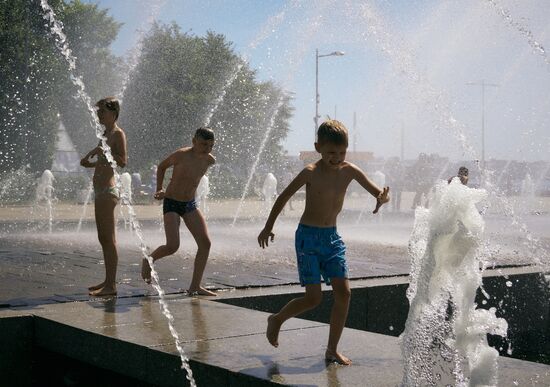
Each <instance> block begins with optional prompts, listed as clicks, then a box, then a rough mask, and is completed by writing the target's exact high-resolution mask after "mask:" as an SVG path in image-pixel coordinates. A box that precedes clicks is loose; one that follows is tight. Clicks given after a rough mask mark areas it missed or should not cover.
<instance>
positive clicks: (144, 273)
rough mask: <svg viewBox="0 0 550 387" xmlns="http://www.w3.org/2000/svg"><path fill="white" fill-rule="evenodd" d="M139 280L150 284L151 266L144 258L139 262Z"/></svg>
mask: <svg viewBox="0 0 550 387" xmlns="http://www.w3.org/2000/svg"><path fill="white" fill-rule="evenodd" d="M141 278H143V280H144V281H145V282H147V283H148V284H150V283H151V266H149V261H147V260H146V259H145V258H143V260H142V261H141Z"/></svg>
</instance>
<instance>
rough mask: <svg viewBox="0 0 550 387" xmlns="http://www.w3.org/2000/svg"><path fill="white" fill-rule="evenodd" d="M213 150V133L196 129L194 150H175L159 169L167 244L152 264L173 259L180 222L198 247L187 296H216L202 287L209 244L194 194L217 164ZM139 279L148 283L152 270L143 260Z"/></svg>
mask: <svg viewBox="0 0 550 387" xmlns="http://www.w3.org/2000/svg"><path fill="white" fill-rule="evenodd" d="M213 146H214V132H213V131H212V129H210V128H199V129H197V131H196V132H195V136H194V137H193V146H191V147H185V148H180V149H178V150H177V151H175V152H174V153H172V154H171V155H170V156H168V157H167V158H166V159H165V160H164V161H162V162H161V163H160V164H159V165H158V168H157V187H156V192H155V199H158V200H162V199H164V203H163V213H164V231H165V233H166V244H165V245H162V246H159V247H158V248H157V249H156V250H155V251H153V253H152V254H151V257H152V258H153V261H156V260H158V259H161V258H163V257H166V256H167V255H172V254H174V253H175V252H176V251H177V250H178V248H179V245H180V234H179V226H180V221H181V219H183V222H184V223H185V225H186V226H187V228H188V229H189V231H190V232H191V235H192V236H193V238H194V239H195V241H196V242H197V247H198V249H197V255H196V257H195V265H194V268H193V279H192V280H191V284H190V285H189V293H190V294H200V295H205V296H215V295H216V293H214V292H211V291H210V290H208V289H205V288H204V287H202V286H201V281H202V275H203V273H204V269H205V267H206V261H207V260H208V254H209V253H210V245H211V242H210V237H209V236H208V230H207V228H206V221H205V220H204V217H203V216H202V213H201V211H200V210H199V209H198V208H197V203H196V202H195V192H196V190H197V186H198V185H199V182H200V180H201V177H203V176H204V174H205V173H206V171H207V170H208V168H209V167H210V166H211V165H212V164H214V163H215V162H216V160H215V159H214V157H213V156H212V155H211V154H210V152H211V151H212V147H213ZM170 167H173V171H172V178H171V179H170V183H168V187H166V192H165V191H164V190H163V188H162V182H163V180H164V174H165V172H166V170H167V169H168V168H170ZM141 276H142V277H143V279H144V280H145V281H146V282H147V283H151V267H150V266H149V262H148V261H147V260H146V259H143V262H142V264H141Z"/></svg>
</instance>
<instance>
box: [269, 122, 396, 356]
mask: <svg viewBox="0 0 550 387" xmlns="http://www.w3.org/2000/svg"><path fill="white" fill-rule="evenodd" d="M317 138H318V140H317V142H316V143H315V149H316V150H317V152H319V153H320V154H321V159H320V160H318V161H317V162H315V163H312V164H309V165H308V166H306V167H305V168H304V169H303V170H302V171H301V172H300V173H299V174H298V175H297V176H296V177H295V178H294V179H293V180H292V182H291V183H290V184H289V185H288V186H287V187H286V188H285V189H284V191H283V192H282V193H281V194H280V196H279V197H278V198H277V200H276V201H275V203H274V205H273V208H272V209H271V213H270V214H269V217H268V219H267V221H266V224H265V227H264V229H263V230H262V231H261V232H260V234H259V235H258V243H259V244H260V246H261V247H262V248H265V247H267V246H268V242H269V239H271V241H273V240H274V236H275V235H274V233H273V231H272V230H273V225H274V224H275V220H276V219H277V217H278V216H279V214H280V212H281V211H282V209H283V208H284V206H285V204H286V202H287V201H288V200H289V199H290V197H292V195H294V194H295V193H296V191H298V189H300V187H302V186H304V185H305V186H306V204H305V209H304V213H303V214H302V217H301V219H300V224H299V225H298V229H297V230H296V240H295V246H296V254H297V259H298V272H299V276H300V284H301V285H302V286H305V288H306V291H305V295H304V297H300V298H295V299H293V300H291V301H290V302H289V303H288V304H286V305H285V306H284V307H283V308H282V309H281V310H280V311H279V312H278V313H275V314H272V315H271V316H269V318H268V320H267V332H266V336H267V340H268V341H269V343H270V344H271V345H273V346H275V347H277V346H278V345H279V342H278V337H279V330H280V329H281V325H282V324H283V323H284V322H285V321H286V320H288V319H290V318H291V317H294V316H297V315H299V314H300V313H303V312H305V311H307V310H309V309H313V308H314V307H316V306H317V305H319V304H320V303H321V300H322V297H323V296H322V292H321V276H322V277H323V278H324V280H325V282H326V283H327V284H329V285H332V289H333V295H334V304H333V306H332V314H331V320H330V333H329V338H328V346H327V350H326V353H325V358H326V359H327V360H329V361H336V362H338V363H340V364H345V365H348V364H351V360H350V359H348V358H347V357H346V356H344V355H342V354H341V353H339V352H338V349H337V347H338V342H339V341H340V336H341V335H342V331H343V329H344V325H345V322H346V319H347V315H348V307H349V301H350V296H351V291H350V287H349V281H348V267H347V263H346V259H345V252H346V246H345V245H344V242H343V241H342V238H341V237H340V235H339V234H338V233H337V231H336V218H337V217H338V214H339V213H340V211H341V210H342V205H343V203H344V197H345V194H346V189H347V187H348V185H349V184H350V183H351V181H352V180H356V181H357V182H358V183H359V184H361V186H362V187H363V188H365V189H366V190H367V191H368V192H369V193H370V194H371V195H373V196H374V197H375V198H376V199H377V201H376V207H375V209H374V211H373V213H377V212H378V210H379V208H380V206H382V204H384V203H386V202H388V201H389V200H390V199H389V196H388V193H389V188H388V187H385V188H384V189H380V188H378V187H377V186H376V185H374V183H373V182H372V181H371V180H369V178H367V176H365V174H364V173H363V171H361V169H359V168H358V167H357V166H355V165H353V164H351V163H349V162H347V161H345V158H346V151H347V148H348V131H347V129H346V127H345V126H344V125H343V124H342V123H340V122H339V121H336V120H329V121H326V122H324V123H322V124H321V125H320V126H319V129H318V131H317Z"/></svg>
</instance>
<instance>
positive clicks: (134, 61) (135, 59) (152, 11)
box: [117, 0, 166, 102]
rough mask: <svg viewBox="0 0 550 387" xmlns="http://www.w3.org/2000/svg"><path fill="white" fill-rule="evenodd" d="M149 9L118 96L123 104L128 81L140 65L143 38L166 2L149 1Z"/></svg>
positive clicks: (138, 30) (160, 0)
mask: <svg viewBox="0 0 550 387" xmlns="http://www.w3.org/2000/svg"><path fill="white" fill-rule="evenodd" d="M145 3H146V4H145V5H146V6H147V9H148V10H149V14H148V15H147V18H145V19H144V20H143V25H144V27H143V28H138V29H137V31H136V32H137V43H136V45H135V46H134V47H133V49H132V50H131V51H130V53H129V56H128V60H127V63H128V65H129V67H128V70H127V71H126V72H125V76H124V79H123V80H122V86H121V88H120V91H119V92H118V94H117V98H118V99H119V100H120V101H121V102H122V100H123V98H124V93H125V92H126V88H127V87H128V81H129V80H130V76H131V75H132V72H133V71H134V69H135V68H136V66H137V65H138V63H139V58H140V57H141V52H142V49H143V37H144V36H145V32H146V31H147V30H149V29H150V28H151V26H152V25H153V23H154V22H155V20H156V18H157V16H158V14H159V13H160V11H161V9H162V7H164V4H165V3H166V0H156V1H154V0H153V1H147V2H145Z"/></svg>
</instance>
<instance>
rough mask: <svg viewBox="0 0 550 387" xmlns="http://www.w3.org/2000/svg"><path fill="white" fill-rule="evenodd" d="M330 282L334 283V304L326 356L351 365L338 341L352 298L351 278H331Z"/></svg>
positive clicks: (331, 359) (328, 358)
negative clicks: (339, 347) (340, 348)
mask: <svg viewBox="0 0 550 387" xmlns="http://www.w3.org/2000/svg"><path fill="white" fill-rule="evenodd" d="M330 282H331V284H332V294H333V297H334V304H333V305H332V311H331V313H330V333H329V337H328V345H327V351H326V353H325V358H326V359H327V360H330V361H336V362H338V363H340V364H345V365H349V364H351V360H350V359H348V358H347V357H345V356H344V355H342V354H341V353H339V352H338V342H339V341H340V337H341V336H342V331H343V330H344V326H345V325H346V320H347V317H348V309H349V301H350V298H351V290H350V288H349V280H348V279H347V278H331V279H330Z"/></svg>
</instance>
